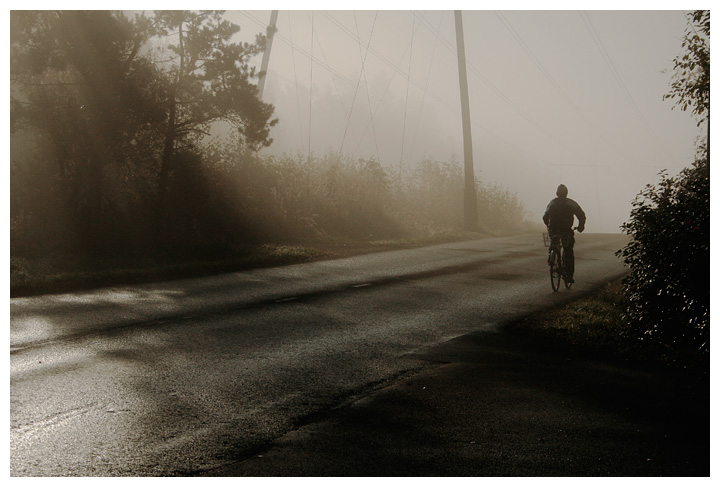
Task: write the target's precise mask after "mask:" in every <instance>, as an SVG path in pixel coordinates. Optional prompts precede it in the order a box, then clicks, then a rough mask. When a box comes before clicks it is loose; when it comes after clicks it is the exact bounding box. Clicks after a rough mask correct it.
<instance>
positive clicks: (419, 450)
mask: <svg viewBox="0 0 720 487" xmlns="http://www.w3.org/2000/svg"><path fill="white" fill-rule="evenodd" d="M583 237H584V240H583V241H582V243H581V244H579V245H578V250H579V253H580V252H581V255H582V257H580V259H579V260H578V273H579V274H580V275H581V276H582V277H583V279H582V281H580V282H579V283H578V284H576V286H574V287H573V290H572V291H564V292H561V293H552V291H551V290H550V286H549V282H547V281H548V279H547V269H546V266H544V265H543V263H544V262H543V261H544V258H543V255H544V249H543V248H542V247H541V246H538V236H524V237H513V238H509V239H491V240H486V241H476V242H464V243H458V244H449V245H441V246H435V247H429V248H425V249H416V250H412V251H399V252H389V253H381V254H376V255H372V256H364V257H360V258H351V259H341V260H338V261H330V262H321V263H313V264H308V265H300V266H289V267H285V268H276V269H267V270H262V271H257V272H254V271H253V272H243V273H235V274H228V275H223V276H217V277H212V278H206V279H197V280H185V281H176V282H169V283H158V284H152V285H144V286H134V287H127V288H112V289H104V290H97V291H90V292H84V293H72V294H65V295H54V296H40V297H35V298H28V299H13V300H11V333H10V338H11V340H10V344H11V377H10V378H11V382H10V384H11V394H10V412H11V415H10V420H11V421H10V426H11V428H10V446H11V449H10V460H11V465H10V466H11V475H13V476H375V475H381V476H395V475H403V476H418V475H422V476H433V475H443V476H524V475H530V476H545V475H547V476H551V475H552V476H556V475H585V476H587V475H592V476H596V475H597V476H604V475H613V476H614V475H648V476H654V475H705V473H704V472H707V471H709V459H708V456H709V428H708V427H707V425H708V423H709V412H708V413H707V414H705V411H706V409H707V407H709V400H707V401H706V400H705V398H704V397H703V394H702V393H697V392H696V391H698V390H699V391H705V390H708V389H705V388H703V387H702V385H701V386H700V387H694V388H691V387H690V386H691V385H693V381H694V380H695V379H692V378H690V377H683V376H679V375H676V374H668V373H666V372H664V371H658V370H647V369H643V368H638V367H637V366H631V365H629V364H608V363H603V362H598V361H593V360H590V359H589V358H588V357H584V356H582V355H580V356H578V354H577V353H573V351H568V350H564V351H563V350H556V349H554V348H553V347H552V346H551V345H550V344H545V343H542V342H540V341H538V340H537V339H532V340H528V339H527V338H524V337H522V336H516V335H513V334H510V333H508V332H506V331H503V324H505V323H508V322H511V321H512V320H514V319H518V318H521V317H523V316H526V315H527V314H529V313H532V312H536V311H537V310H539V309H542V308H543V307H546V306H549V305H557V304H561V303H563V302H567V301H568V300H571V299H574V298H575V297H579V296H581V295H582V294H583V293H585V292H591V291H592V289H594V287H596V286H598V285H601V284H602V283H603V282H606V281H607V280H609V279H613V278H616V277H617V276H619V275H621V274H622V272H623V270H622V266H619V265H618V263H617V262H616V260H615V258H614V256H613V253H614V249H615V248H617V245H618V242H619V240H618V236H603V235H596V236H583ZM695 385H696V384H695ZM704 408H705V409H704ZM708 411H709V410H708ZM688 412H690V413H688Z"/></svg>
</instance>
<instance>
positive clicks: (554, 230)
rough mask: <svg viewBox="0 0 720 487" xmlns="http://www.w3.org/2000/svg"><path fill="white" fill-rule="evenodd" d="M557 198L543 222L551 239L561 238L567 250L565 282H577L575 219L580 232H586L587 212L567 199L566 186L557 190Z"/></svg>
mask: <svg viewBox="0 0 720 487" xmlns="http://www.w3.org/2000/svg"><path fill="white" fill-rule="evenodd" d="M555 194H557V198H555V199H553V200H552V201H551V202H550V204H548V206H547V208H546V209H545V214H544V215H543V222H545V225H546V226H547V227H548V234H549V235H550V238H553V237H556V238H557V236H559V237H560V239H561V240H562V245H563V247H564V248H565V282H568V283H572V282H575V280H574V279H573V274H574V273H575V254H574V251H573V246H574V245H575V237H574V233H573V228H572V226H573V222H574V217H577V219H578V226H577V230H578V232H580V233H582V232H583V231H584V230H585V212H584V211H583V210H582V208H580V205H579V204H577V203H576V202H575V201H574V200H571V199H570V198H568V197H567V195H568V189H567V187H566V186H565V185H564V184H561V185H560V186H558V188H557V192H556V193H555Z"/></svg>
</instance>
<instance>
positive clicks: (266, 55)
mask: <svg viewBox="0 0 720 487" xmlns="http://www.w3.org/2000/svg"><path fill="white" fill-rule="evenodd" d="M277 17H278V11H277V10H273V11H272V13H271V14H270V25H268V28H267V46H266V47H265V52H263V58H262V64H261V65H260V77H259V79H258V98H260V100H261V101H262V99H263V91H264V90H265V77H266V76H267V68H268V63H269V62H270V50H271V49H272V43H273V37H275V32H276V31H277V28H276V27H275V24H277Z"/></svg>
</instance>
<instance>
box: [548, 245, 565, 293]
mask: <svg viewBox="0 0 720 487" xmlns="http://www.w3.org/2000/svg"><path fill="white" fill-rule="evenodd" d="M558 260H559V259H558V256H557V252H555V251H554V250H553V251H552V252H551V254H550V285H551V286H552V290H553V291H555V292H557V291H558V290H559V289H560V279H561V278H562V275H561V274H560V263H559V262H558Z"/></svg>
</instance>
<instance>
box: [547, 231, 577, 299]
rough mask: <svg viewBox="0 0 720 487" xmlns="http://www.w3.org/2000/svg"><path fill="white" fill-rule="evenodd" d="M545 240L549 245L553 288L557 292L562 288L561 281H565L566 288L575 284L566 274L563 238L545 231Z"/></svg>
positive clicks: (549, 263) (549, 262)
mask: <svg viewBox="0 0 720 487" xmlns="http://www.w3.org/2000/svg"><path fill="white" fill-rule="evenodd" d="M543 241H544V243H545V246H546V247H548V265H549V266H550V285H551V286H552V290H553V291H554V292H557V291H558V290H559V289H560V281H563V282H564V283H565V289H570V287H571V286H572V285H573V283H572V282H568V280H567V278H566V276H565V249H564V248H563V244H562V238H561V236H560V235H559V234H557V235H553V236H552V237H551V236H550V235H549V233H543Z"/></svg>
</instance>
